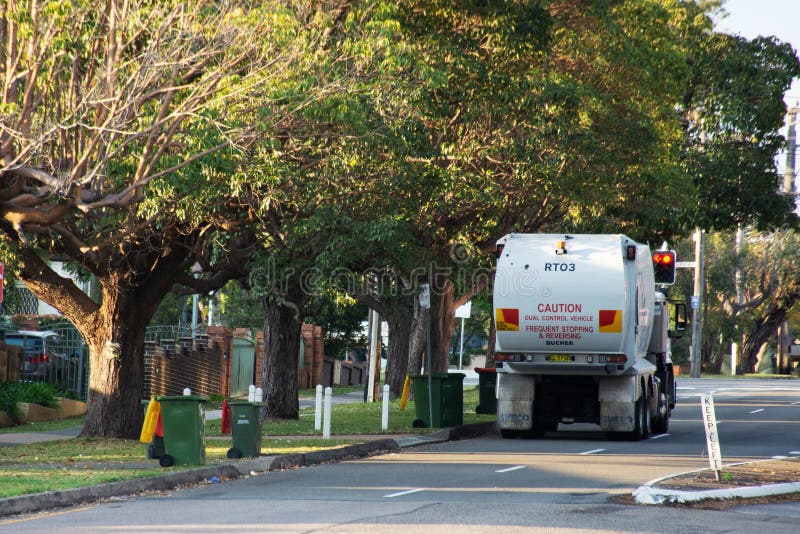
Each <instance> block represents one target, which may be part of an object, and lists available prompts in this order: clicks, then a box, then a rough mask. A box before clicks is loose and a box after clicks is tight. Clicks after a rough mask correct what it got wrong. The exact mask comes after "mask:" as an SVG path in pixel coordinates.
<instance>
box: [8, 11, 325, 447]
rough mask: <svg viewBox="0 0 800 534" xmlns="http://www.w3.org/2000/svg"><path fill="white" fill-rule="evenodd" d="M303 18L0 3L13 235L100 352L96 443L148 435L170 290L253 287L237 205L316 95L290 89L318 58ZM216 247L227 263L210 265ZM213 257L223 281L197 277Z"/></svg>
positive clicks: (47, 293)
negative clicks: (150, 351) (251, 154)
mask: <svg viewBox="0 0 800 534" xmlns="http://www.w3.org/2000/svg"><path fill="white" fill-rule="evenodd" d="M293 7H294V10H293V9H292V8H289V7H284V6H282V5H278V4H275V3H268V4H266V5H264V6H261V7H255V8H251V7H250V3H248V2H226V3H224V4H220V3H218V2H213V1H202V2H193V3H185V2H172V1H169V2H156V3H153V2H145V1H133V2H127V1H126V2H121V1H118V0H105V1H103V2H101V5H100V6H98V5H97V3H96V2H95V3H92V2H87V1H85V0H76V1H73V2H70V3H58V2H51V3H45V4H40V3H38V2H23V1H14V0H11V1H9V2H5V3H4V4H3V5H2V7H0V39H2V49H1V50H2V63H3V64H4V65H6V67H7V68H6V72H5V76H4V77H3V80H2V83H3V85H2V102H1V105H0V114H2V122H1V123H0V161H1V162H2V166H0V230H2V235H3V237H4V239H5V240H6V243H7V244H10V245H11V246H13V247H14V249H15V252H16V253H17V254H18V257H19V259H20V263H19V273H18V274H19V278H20V279H21V280H23V281H24V282H25V283H26V285H27V286H28V287H29V288H30V289H31V290H32V291H33V292H34V293H35V294H36V295H37V296H38V297H39V298H41V299H43V300H45V301H47V302H49V303H51V304H53V305H54V306H55V307H57V308H58V309H59V310H60V311H61V312H62V313H63V314H64V315H65V316H66V317H67V318H68V319H70V321H72V322H73V323H74V324H75V325H76V327H77V328H78V329H79V330H80V331H81V333H82V334H83V336H84V338H85V339H86V342H87V344H88V346H89V349H90V353H91V363H90V365H91V374H90V388H89V389H90V391H89V398H88V404H89V408H88V410H89V411H88V414H87V418H86V423H85V425H84V429H83V434H84V435H95V436H116V437H128V438H130V437H135V436H136V435H137V434H138V432H139V428H140V423H141V420H142V410H141V406H140V404H139V400H140V398H141V395H142V385H143V372H142V365H143V340H144V329H145V327H146V325H147V323H148V321H149V319H150V317H151V316H152V315H153V313H154V311H155V310H156V307H157V306H158V304H159V302H160V301H161V299H162V297H163V296H164V295H165V294H166V292H167V291H168V290H169V289H170V288H171V287H172V286H173V284H174V283H175V282H176V281H182V282H184V283H185V284H187V285H189V286H192V287H195V288H197V289H213V288H216V287H220V286H221V285H222V283H224V281H225V280H226V279H227V278H229V277H231V276H242V271H241V269H242V267H243V266H244V264H245V259H246V257H247V255H248V254H249V252H250V250H249V246H250V244H251V243H252V240H251V239H248V238H247V236H246V235H240V234H237V233H236V232H234V231H233V230H235V229H236V228H237V226H236V223H237V221H242V220H247V217H248V216H249V215H250V214H248V213H247V212H244V211H243V210H241V209H240V208H239V206H237V205H235V204H234V205H231V204H230V203H227V202H226V201H225V199H226V198H228V197H229V195H230V193H229V192H230V190H231V189H233V190H234V191H235V189H236V187H238V184H240V183H242V182H243V181H244V180H245V177H243V176H241V175H240V174H237V172H236V171H237V169H238V168H240V167H241V161H242V160H243V159H245V158H243V156H244V155H245V152H246V151H247V150H248V149H249V147H252V146H253V143H254V142H255V141H256V140H258V139H260V138H262V137H264V136H265V135H266V134H265V132H270V133H271V132H273V131H275V129H276V128H278V127H279V128H280V131H284V130H283V128H284V127H285V125H284V124H282V122H283V121H284V120H285V119H286V117H287V116H289V115H291V113H292V112H293V111H294V110H296V109H297V108H302V105H303V102H304V101H306V100H307V99H313V98H314V94H315V92H314V90H313V84H310V85H306V86H303V87H302V88H299V89H296V90H295V91H292V90H291V87H292V84H291V83H286V81H287V80H291V79H292V72H293V68H294V67H295V66H296V65H297V64H298V62H299V61H300V59H302V57H303V56H302V50H301V49H299V48H298V47H297V40H296V35H297V33H298V32H299V31H300V29H301V27H302V26H303V25H308V24H312V23H313V18H312V21H311V22H309V21H307V20H306V17H308V16H309V13H308V11H309V10H308V6H305V5H303V4H302V3H298V4H296V5H295V6H293ZM264 36H268V38H266V39H265V38H264ZM298 94H299V95H301V96H296V95H298ZM221 228H224V229H226V230H231V232H230V233H227V234H219V233H218V232H217V230H218V229H221ZM246 231H247V229H246V228H244V232H245V234H246ZM215 239H216V240H217V241H218V243H219V244H220V245H221V246H224V247H225V248H226V250H227V254H225V255H224V256H220V257H217V258H214V257H212V256H210V255H208V254H207V252H208V251H209V250H211V246H210V245H211V244H212V243H213V242H214V240H215ZM48 256H57V257H59V258H63V259H66V260H67V261H70V262H72V263H74V264H75V265H77V266H79V267H80V268H82V269H84V270H85V271H86V272H88V273H90V274H91V275H93V276H95V277H96V278H97V280H98V282H99V284H100V286H101V289H102V299H101V300H100V301H99V302H96V301H94V300H92V299H91V298H89V297H88V296H87V295H85V294H84V293H82V292H81V291H80V290H79V289H78V288H77V287H76V286H75V285H74V284H73V283H72V282H71V281H70V280H68V279H65V278H62V277H60V276H58V275H57V274H56V273H54V272H53V271H52V270H51V269H50V268H49V267H48V265H47V263H46V261H45V258H46V257H48ZM198 260H199V261H200V262H201V263H202V264H203V265H204V267H205V268H208V269H211V267H212V265H215V266H216V267H217V269H216V272H217V274H216V275H215V277H214V278H211V279H208V280H205V281H201V282H197V283H196V282H195V281H194V280H193V279H192V277H191V276H189V275H188V268H189V266H190V265H192V264H193V263H194V262H195V261H198Z"/></svg>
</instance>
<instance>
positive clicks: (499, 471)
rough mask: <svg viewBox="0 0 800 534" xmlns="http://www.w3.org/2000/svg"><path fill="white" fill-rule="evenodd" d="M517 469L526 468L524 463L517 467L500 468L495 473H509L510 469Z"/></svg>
mask: <svg viewBox="0 0 800 534" xmlns="http://www.w3.org/2000/svg"><path fill="white" fill-rule="evenodd" d="M517 469H525V466H524V465H518V466H516V467H506V468H505V469H498V470H497V471H495V473H508V472H509V471H516V470H517Z"/></svg>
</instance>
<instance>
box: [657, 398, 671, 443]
mask: <svg viewBox="0 0 800 534" xmlns="http://www.w3.org/2000/svg"><path fill="white" fill-rule="evenodd" d="M666 404H667V396H666V395H664V394H663V393H662V394H661V395H660V396H659V401H658V410H657V413H658V414H659V415H658V417H656V418H655V420H654V421H653V434H666V433H667V432H668V431H669V415H670V409H669V408H668V407H667V406H666Z"/></svg>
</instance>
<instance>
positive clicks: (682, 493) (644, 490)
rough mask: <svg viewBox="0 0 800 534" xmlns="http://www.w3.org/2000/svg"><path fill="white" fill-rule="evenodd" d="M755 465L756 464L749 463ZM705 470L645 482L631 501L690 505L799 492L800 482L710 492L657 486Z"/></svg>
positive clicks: (635, 491)
mask: <svg viewBox="0 0 800 534" xmlns="http://www.w3.org/2000/svg"><path fill="white" fill-rule="evenodd" d="M749 463H756V462H749ZM701 471H706V469H698V470H696V471H687V472H685V473H680V474H677V475H668V476H665V477H662V478H657V479H655V480H651V481H649V482H646V483H645V484H643V485H641V486H639V487H638V488H636V489H635V490H633V493H632V495H633V499H634V501H635V502H636V503H638V504H664V503H691V502H699V501H705V500H709V499H734V498H739V497H741V498H752V497H766V496H769V495H782V494H786V493H797V492H800V482H786V483H781V484H765V485H762V486H742V487H737V488H724V489H711V490H677V489H670V488H663V487H659V486H658V484H659V483H661V482H664V481H665V480H669V479H671V478H674V477H677V476H681V475H688V474H692V473H699V472H701Z"/></svg>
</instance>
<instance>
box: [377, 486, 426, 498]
mask: <svg viewBox="0 0 800 534" xmlns="http://www.w3.org/2000/svg"><path fill="white" fill-rule="evenodd" d="M420 491H425V488H417V489H412V490H408V491H400V492H397V493H390V494H389V495H384V496H383V497H384V498H386V499H391V498H392V497H401V496H403V495H410V494H412V493H418V492H420Z"/></svg>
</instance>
